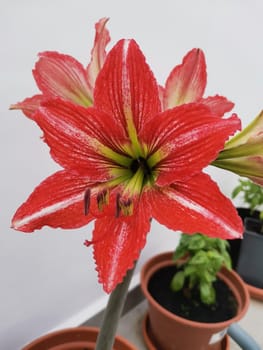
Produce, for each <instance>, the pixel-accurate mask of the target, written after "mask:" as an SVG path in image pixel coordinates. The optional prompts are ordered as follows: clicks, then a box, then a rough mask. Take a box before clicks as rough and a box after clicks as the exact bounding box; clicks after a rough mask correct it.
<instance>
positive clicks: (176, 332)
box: [141, 252, 249, 350]
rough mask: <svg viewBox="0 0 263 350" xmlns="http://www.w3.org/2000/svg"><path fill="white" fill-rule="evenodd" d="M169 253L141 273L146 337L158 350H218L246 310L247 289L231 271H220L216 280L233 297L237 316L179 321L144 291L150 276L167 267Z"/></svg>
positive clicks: (169, 263) (170, 257)
mask: <svg viewBox="0 0 263 350" xmlns="http://www.w3.org/2000/svg"><path fill="white" fill-rule="evenodd" d="M173 264H174V262H173V261H172V252H169V253H163V254H159V255H157V256H155V257H153V258H152V259H150V260H149V261H148V262H147V263H146V264H145V265H144V266H143V268H142V271H141V288H142V291H143V294H144V295H145V297H146V299H147V300H148V304H149V311H148V315H149V325H148V333H150V335H151V341H152V342H153V343H154V345H155V347H156V349H158V350H182V349H183V350H193V349H198V350H222V349H224V347H222V343H223V342H225V338H224V337H225V334H226V332H227V328H228V327H229V326H230V325H231V324H232V323H234V322H237V321H238V320H240V319H241V318H242V317H243V316H244V314H245V312H246V311H247V309H248V305H249V294H248V291H247V288H246V286H245V284H244V282H243V281H242V279H241V278H240V277H239V276H238V274H237V273H235V272H234V271H229V270H227V269H222V271H221V272H220V273H219V274H218V277H219V278H220V279H221V280H222V281H223V282H225V283H226V284H227V285H228V287H229V288H230V289H231V291H232V293H233V294H234V296H235V298H236V300H237V303H238V311H237V315H236V316H235V317H233V318H232V319H230V320H227V321H224V322H217V323H201V322H200V323H199V322H195V321H191V320H187V319H185V318H182V317H179V316H177V315H175V314H173V313H171V312H169V311H168V310H166V309H165V308H163V307H162V306H161V305H159V304H158V303H157V302H156V301H155V299H153V297H152V296H151V294H150V293H149V291H148V288H147V286H148V282H149V280H150V278H151V276H152V275H153V274H154V273H155V272H156V271H157V270H159V269H161V268H163V267H164V266H171V265H173Z"/></svg>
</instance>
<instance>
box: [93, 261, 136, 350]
mask: <svg viewBox="0 0 263 350" xmlns="http://www.w3.org/2000/svg"><path fill="white" fill-rule="evenodd" d="M134 269H135V265H134V267H133V269H132V270H129V271H127V274H126V276H125V277H124V279H123V281H122V282H121V283H120V284H118V285H117V287H116V288H115V290H114V291H113V292H112V293H111V295H110V297H109V301H108V304H107V307H106V309H105V312H104V316H103V321H102V325H101V328H100V333H99V336H98V339H97V343H96V349H95V350H112V347H113V343H114V338H115V334H116V331H117V327H118V321H119V319H120V316H121V312H122V309H123V306H124V302H125V300H126V296H127V292H128V288H129V285H130V282H131V278H132V275H133V272H134Z"/></svg>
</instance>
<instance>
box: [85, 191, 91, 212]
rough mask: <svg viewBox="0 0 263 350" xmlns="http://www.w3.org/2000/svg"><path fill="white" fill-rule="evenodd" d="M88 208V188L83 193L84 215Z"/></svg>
mask: <svg viewBox="0 0 263 350" xmlns="http://www.w3.org/2000/svg"><path fill="white" fill-rule="evenodd" d="M89 208H90V188H88V189H87V190H86V191H85V193H84V215H88V213H89Z"/></svg>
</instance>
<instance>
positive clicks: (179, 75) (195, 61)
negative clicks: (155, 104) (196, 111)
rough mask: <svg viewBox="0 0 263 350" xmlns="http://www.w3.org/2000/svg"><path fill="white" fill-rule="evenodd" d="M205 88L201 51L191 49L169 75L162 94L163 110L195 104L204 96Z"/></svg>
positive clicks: (204, 70) (204, 68) (203, 63)
mask: <svg viewBox="0 0 263 350" xmlns="http://www.w3.org/2000/svg"><path fill="white" fill-rule="evenodd" d="M205 87H206V63H205V56H204V53H203V51H202V50H200V49H193V50H192V51H190V52H189V53H188V54H187V55H186V56H185V57H184V59H183V63H182V64H181V65H179V66H176V67H175V68H174V69H173V70H172V72H171V73H170V75H169V77H168V79H167V81H166V85H165V94H164V108H165V109H168V108H173V107H175V106H178V105H181V104H183V103H188V102H195V101H197V100H198V99H199V98H201V97H202V96H203V94H204V91H205Z"/></svg>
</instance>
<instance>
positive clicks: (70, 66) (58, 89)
mask: <svg viewBox="0 0 263 350" xmlns="http://www.w3.org/2000/svg"><path fill="white" fill-rule="evenodd" d="M39 56H40V58H39V60H38V62H37V63H36V66H35V69H34V70H33V74H34V78H35V80H36V83H37V85H38V87H39V89H40V90H41V91H42V92H43V94H44V95H45V96H47V97H61V98H63V99H65V100H69V101H72V102H74V103H76V104H79V105H83V106H89V105H91V103H92V97H91V91H90V88H89V84H88V82H87V77H86V70H85V69H84V67H83V66H82V65H81V64H80V63H79V62H78V61H77V60H76V59H75V58H73V57H71V56H69V55H63V54H60V53H58V52H43V53H41V54H40V55H39Z"/></svg>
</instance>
